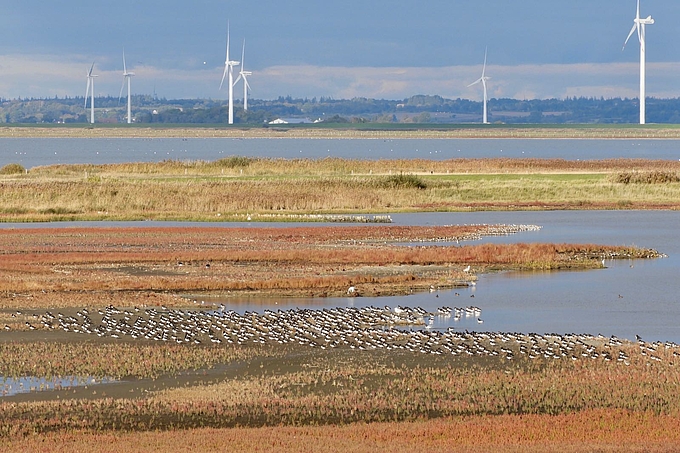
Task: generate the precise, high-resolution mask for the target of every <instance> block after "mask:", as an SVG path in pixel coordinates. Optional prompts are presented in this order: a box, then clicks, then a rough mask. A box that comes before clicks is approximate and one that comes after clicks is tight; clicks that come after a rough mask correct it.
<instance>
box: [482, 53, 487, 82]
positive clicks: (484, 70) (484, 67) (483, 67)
mask: <svg viewBox="0 0 680 453" xmlns="http://www.w3.org/2000/svg"><path fill="white" fill-rule="evenodd" d="M488 50H489V48H488V47H487V48H486V49H484V66H482V78H484V73H485V72H486V53H487V51H488Z"/></svg>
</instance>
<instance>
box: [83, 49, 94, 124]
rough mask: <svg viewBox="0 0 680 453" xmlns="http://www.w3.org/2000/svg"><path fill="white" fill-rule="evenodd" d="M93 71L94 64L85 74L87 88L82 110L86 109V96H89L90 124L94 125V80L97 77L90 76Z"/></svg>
mask: <svg viewBox="0 0 680 453" xmlns="http://www.w3.org/2000/svg"><path fill="white" fill-rule="evenodd" d="M93 69H94V62H93V63H92V66H90V70H89V71H88V72H87V88H86V89H85V106H84V108H86V109H87V96H88V95H91V97H90V123H92V124H94V78H95V77H97V76H96V75H94V74H92V70H93Z"/></svg>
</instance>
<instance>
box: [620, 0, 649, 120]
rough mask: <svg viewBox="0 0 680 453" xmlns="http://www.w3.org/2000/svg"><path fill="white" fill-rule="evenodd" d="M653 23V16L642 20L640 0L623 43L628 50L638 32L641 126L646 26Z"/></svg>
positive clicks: (643, 100) (643, 117)
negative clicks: (632, 38)
mask: <svg viewBox="0 0 680 453" xmlns="http://www.w3.org/2000/svg"><path fill="white" fill-rule="evenodd" d="M653 23H654V19H652V16H647V18H646V19H640V0H637V13H636V14H635V19H633V28H631V29H630V33H628V37H627V38H626V42H624V43H623V49H625V48H626V44H628V40H629V39H630V37H631V36H633V33H635V30H637V34H638V40H639V41H640V124H645V99H646V94H645V72H646V71H645V51H646V44H645V28H646V27H645V26H646V25H652V24H653ZM623 49H621V50H623Z"/></svg>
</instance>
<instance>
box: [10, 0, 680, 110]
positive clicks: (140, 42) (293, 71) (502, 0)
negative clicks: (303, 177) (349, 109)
mask: <svg viewBox="0 0 680 453" xmlns="http://www.w3.org/2000/svg"><path fill="white" fill-rule="evenodd" d="M12 3H13V4H12V5H8V6H7V5H6V6H3V8H2V9H3V11H2V14H1V15H0V36H1V39H0V96H2V97H5V98H14V97H53V96H55V95H58V96H66V95H68V96H82V95H84V93H85V85H86V79H85V72H86V70H87V69H88V67H89V65H90V64H91V63H92V61H95V62H96V65H95V72H96V73H97V74H98V75H99V77H98V78H97V81H96V83H97V87H96V90H97V94H98V95H104V94H110V95H114V96H117V95H118V92H119V90H120V86H121V84H122V51H123V47H124V48H125V51H126V55H127V63H128V66H129V67H130V69H131V70H133V71H134V72H135V73H136V76H135V78H134V79H133V81H132V82H133V83H132V87H133V88H132V91H133V93H139V94H142V93H143V94H147V93H149V94H150V93H151V92H153V90H154V87H155V89H156V92H157V93H158V95H159V96H164V97H167V98H178V97H184V98H193V97H205V98H213V99H218V98H225V97H226V91H223V92H220V91H218V87H219V82H220V78H221V75H222V70H223V64H224V56H225V55H224V53H225V44H226V43H225V39H226V26H227V21H229V22H230V24H231V25H230V26H231V44H232V45H231V52H232V55H233V57H234V58H235V59H240V56H241V46H242V42H243V39H244V38H245V39H246V69H247V70H250V71H252V72H253V75H252V76H251V77H250V79H249V81H250V85H251V87H252V96H253V97H256V98H263V99H271V98H276V97H278V96H287V95H292V96H295V97H310V98H311V97H314V96H317V97H318V96H332V97H335V98H348V97H354V96H365V97H375V98H386V99H402V98H406V97H409V96H412V95H415V94H439V95H442V96H444V97H448V98H457V97H463V98H471V99H478V98H480V97H481V93H480V89H479V86H478V85H477V86H474V87H470V88H467V85H468V84H469V83H470V82H472V81H474V80H475V79H476V78H478V77H479V75H480V74H479V73H480V72H481V63H482V60H483V57H484V49H485V47H487V46H488V49H489V50H488V52H489V57H488V58H489V60H488V65H489V66H488V70H487V74H488V75H489V76H491V77H492V79H491V80H490V81H489V95H490V96H491V97H515V98H549V97H558V98H563V97H565V96H597V97H599V96H604V97H615V96H622V97H636V96H637V92H638V91H637V90H638V62H639V46H638V44H637V41H636V40H631V42H629V44H628V47H627V48H626V49H625V51H623V52H622V51H621V47H622V45H623V41H624V40H625V38H626V36H627V34H628V31H629V30H630V28H631V26H632V25H633V22H632V20H633V17H634V15H635V1H634V0H570V1H561V2H558V1H556V0H522V1H521V2H519V1H513V0H464V1H460V0H429V1H422V0H421V1H412V0H406V1H399V2H394V1H386V0H370V1H367V0H362V1H360V0H343V1H342V2H319V1H311V0H278V1H274V0H259V1H256V2H246V1H241V2H236V1H229V0H228V1H225V0H223V1H214V0H193V1H186V0H183V1H179V0H162V1H161V0H119V1H101V0H88V1H85V0H69V1H66V2H54V1H51V2H45V1H44V0H22V1H20V2H19V1H17V2H12ZM650 14H651V15H652V16H653V17H654V19H655V21H656V23H655V24H654V25H651V26H648V27H647V61H648V72H647V92H648V95H649V96H657V97H678V96H680V77H677V75H678V74H679V73H680V46H678V45H676V44H675V43H677V42H678V41H679V40H680V27H678V26H677V24H678V23H680V1H678V0H642V15H643V16H647V15H650ZM676 79H677V81H676ZM235 91H236V93H241V89H239V87H237V88H236V89H235Z"/></svg>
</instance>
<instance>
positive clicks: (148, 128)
mask: <svg viewBox="0 0 680 453" xmlns="http://www.w3.org/2000/svg"><path fill="white" fill-rule="evenodd" d="M0 137H15V138H21V137H24V138H133V137H138V138H173V137H174V138H376V139H386V138H389V139H399V138H572V139H580V138H591V139H593V138H595V139H597V138H600V139H611V138H613V139H623V138H662V139H669V138H680V127H678V125H674V124H651V125H644V126H640V125H637V124H609V125H606V124H573V125H570V124H564V125H559V124H526V125H506V124H487V125H481V124H415V123H413V124H405V123H404V124H398V123H384V124H380V123H366V124H314V125H310V124H302V125H294V124H286V125H281V126H269V127H266V126H265V127H263V126H261V125H256V126H253V125H233V126H228V125H225V124H205V125H195V124H191V125H186V124H169V125H163V124H134V125H120V124H96V125H91V124H82V125H45V124H24V125H13V126H6V127H0Z"/></svg>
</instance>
